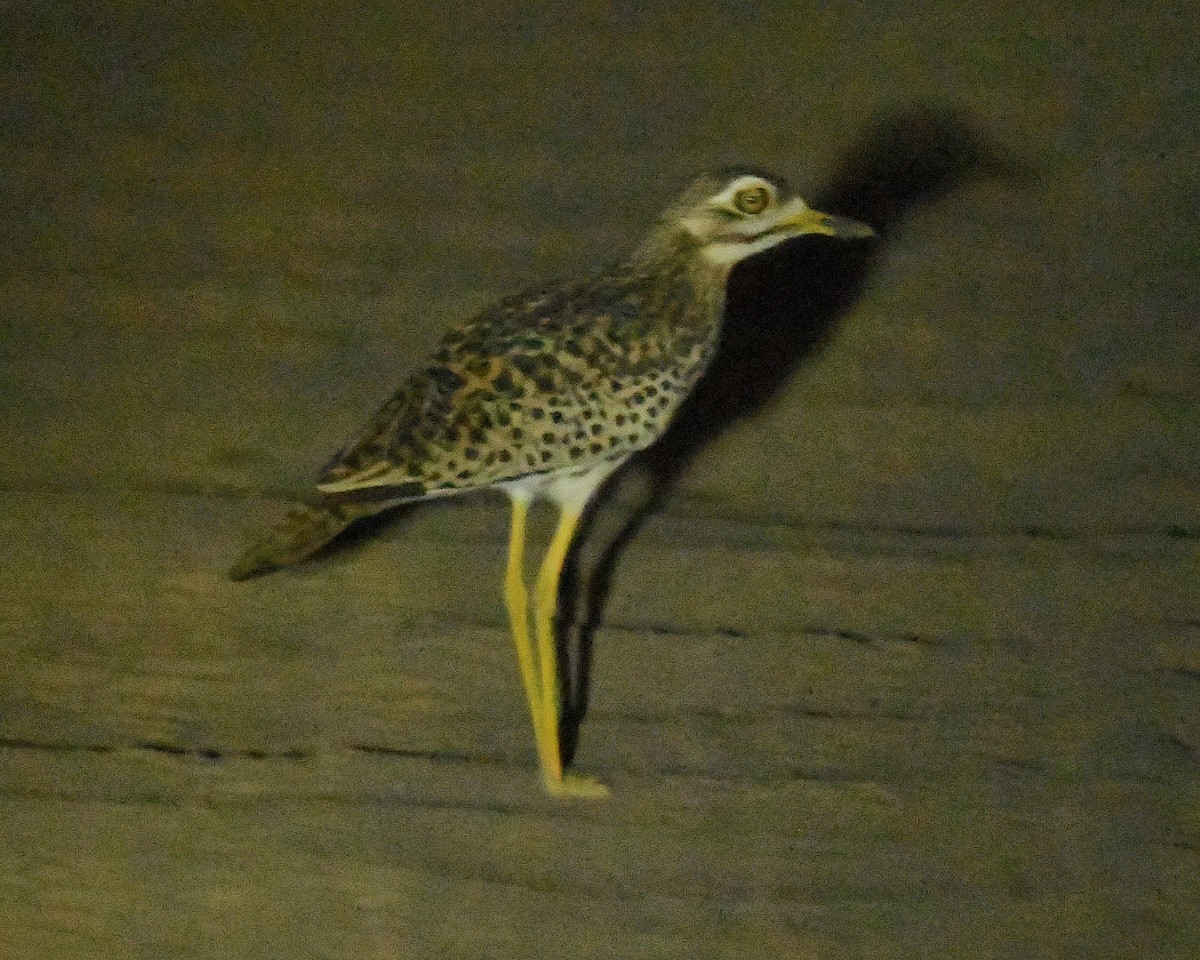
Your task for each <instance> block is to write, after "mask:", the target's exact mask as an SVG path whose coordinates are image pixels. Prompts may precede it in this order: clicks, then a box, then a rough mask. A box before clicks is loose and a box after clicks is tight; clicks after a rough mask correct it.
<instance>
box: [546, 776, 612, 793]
mask: <svg viewBox="0 0 1200 960" xmlns="http://www.w3.org/2000/svg"><path fill="white" fill-rule="evenodd" d="M545 787H546V793H548V794H550V796H552V797H563V798H575V797H578V798H580V799H583V800H604V799H605V798H607V797H609V796H610V795H611V794H610V791H609V789H608V787H606V786H605V785H604V784H602V783H601V782H600V781H599V780H597V779H596V778H595V777H585V776H583V775H582V774H579V773H573V772H571V771H570V770H567V771H564V772H563V775H562V778H561V779H558V780H554V779H551V778H549V777H547V778H546V780H545Z"/></svg>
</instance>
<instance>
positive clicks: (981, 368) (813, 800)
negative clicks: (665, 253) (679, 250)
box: [0, 0, 1200, 960]
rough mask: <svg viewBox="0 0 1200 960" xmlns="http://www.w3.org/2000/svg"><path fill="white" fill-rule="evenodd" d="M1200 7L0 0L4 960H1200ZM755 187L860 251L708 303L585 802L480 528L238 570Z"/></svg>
mask: <svg viewBox="0 0 1200 960" xmlns="http://www.w3.org/2000/svg"><path fill="white" fill-rule="evenodd" d="M464 6H465V5H464ZM176 7H178V8H179V9H178V10H177V9H176ZM164 8H165V9H164ZM1198 9H1200V8H1197V7H1196V6H1195V5H1194V4H1184V3H1159V4H1154V5H1152V6H1151V7H1149V8H1145V9H1142V8H1137V7H1135V6H1133V5H1124V4H1112V5H1105V4H1094V3H1093V4H1082V3H1079V4H1071V3H1068V4H1063V3H1061V2H1054V3H1050V2H1044V0H1037V2H1034V3H1030V4H1020V5H1018V4H1003V3H994V4H991V5H989V6H970V7H967V6H963V5H959V4H953V3H949V2H944V0H935V2H932V3H928V4H923V5H917V6H916V7H915V8H914V7H913V5H911V4H879V5H873V6H868V5H862V4H852V3H846V2H838V3H831V4H820V5H809V7H808V8H804V7H803V6H799V5H796V4H789V3H781V2H766V3H758V4H754V5H746V6H744V7H738V6H735V5H729V6H724V7H722V6H718V5H713V4H702V5H693V6H687V7H683V6H676V5H669V4H662V3H654V2H649V3H641V4H636V5H627V4H618V5H615V6H614V7H606V6H603V5H599V4H582V5H576V6H571V5H547V6H542V5H516V4H513V5H509V6H506V5H500V4H487V3H485V4H479V5H472V6H471V8H470V12H466V11H465V10H460V11H457V12H456V11H454V10H447V9H446V8H444V7H441V6H438V5H428V6H427V7H413V6H410V5H395V7H394V8H384V7H380V8H370V9H363V10H360V11H357V12H355V11H351V10H348V9H346V8H344V7H342V6H339V5H335V4H307V5H305V4H301V5H295V4H287V5H285V4H274V3H264V4H235V3H217V4H196V5H161V4H149V3H128V4H121V5H93V4H61V3H60V4H53V3H32V2H30V3H20V2H18V3H10V4H4V5H2V6H0V18H2V19H3V29H0V184H2V189H0V235H2V236H3V237H4V242H3V244H0V285H2V290H0V304H2V305H3V306H2V314H0V414H2V415H0V449H3V450H4V451H6V453H7V456H6V457H5V458H4V459H3V461H2V462H0V542H2V543H3V547H2V548H0V841H2V842H0V957H5V958H8V957H11V958H20V960H26V958H28V960H34V958H36V960H57V958H96V957H105V958H123V957H150V958H175V957H212V958H283V957H289V958H290V957H330V958H333V957H346V958H355V960H365V958H385V957H386V958H393V957H403V958H409V957H411V958H426V957H429V958H435V957H463V958H532V957H544V956H552V957H590V958H614V957H616V958H643V957H645V958H652V957H672V958H673V957H688V958H708V957H714V958H726V957H729V958H776V957H779V958H814V960H836V958H858V957H863V958H892V957H895V958H909V957H930V958H932V957H936V958H943V957H944V958H1014V960H1025V958H1106V960H1108V958H1167V960H1175V958H1190V957H1200V946H1198V944H1200V776H1198V774H1200V590H1198V589H1197V587H1198V584H1200V324H1198V320H1197V318H1198V317H1200V296H1198V293H1197V282H1196V277H1197V269H1198V267H1200V262H1198V261H1200V236H1198V232H1197V227H1196V216H1195V213H1196V209H1197V200H1198V198H1200V194H1198V192H1197V185H1196V183H1197V181H1196V167H1197V157H1198V155H1200V151H1198V140H1197V133H1196V131H1197V129H1200V122H1198V121H1200V107H1198V104H1200V80H1198V78H1200V64H1198V55H1197V52H1196V44H1195V37H1196V36H1197V33H1198V31H1200V14H1198V13H1197V10H1198ZM182 10H186V11H190V12H180V11H182ZM172 11H174V12H172ZM739 161H740V162H748V163H753V164H756V165H759V166H762V167H765V168H767V169H771V170H775V171H778V172H779V173H782V174H785V175H787V176H789V177H790V178H791V180H792V181H793V183H795V184H796V185H797V186H798V187H800V188H801V190H802V192H803V193H804V194H805V195H806V196H807V197H809V198H810V200H811V201H812V202H813V203H814V205H819V206H821V207H822V208H828V209H830V210H831V211H833V212H837V213H842V214H846V215H852V216H857V217H860V218H861V219H864V220H867V221H869V222H871V223H872V224H874V225H875V226H876V227H877V228H878V229H879V232H880V239H879V240H878V241H877V242H876V243H874V244H873V245H869V246H865V245H862V246H858V247H849V246H845V245H842V246H838V245H833V244H829V243H825V242H822V241H819V240H813V241H809V240H803V241H797V242H794V243H792V244H790V245H788V246H786V247H784V248H782V249H781V250H780V251H778V252H777V254H775V255H771V256H768V257H766V258H761V259H760V260H758V261H755V262H753V263H751V264H748V265H746V266H745V268H744V269H739V271H738V272H737V273H736V274H735V276H734V278H733V280H732V282H731V290H730V303H729V309H728V317H727V319H728V324H727V326H728V329H727V333H726V341H725V343H724V344H723V347H722V354H721V358H720V360H719V362H718V364H717V366H716V367H715V368H714V370H713V373H712V376H711V377H710V378H709V380H707V381H706V382H705V384H704V387H703V389H702V391H701V392H700V394H699V395H698V396H697V397H696V398H695V400H694V402H693V403H692V404H691V406H690V407H689V408H688V410H687V411H686V412H685V414H684V415H683V416H682V417H681V419H680V421H679V422H678V423H677V425H676V427H675V429H674V430H673V431H672V433H671V435H670V436H669V437H668V438H667V439H666V440H665V441H664V445H663V446H661V447H660V448H658V449H656V450H655V451H654V452H653V453H652V455H650V456H647V457H646V458H645V459H644V460H643V461H641V462H640V463H638V464H636V465H634V467H633V468H632V469H630V470H629V471H627V472H626V473H625V474H624V475H622V476H621V477H620V478H618V480H617V482H616V483H615V484H614V488H613V490H612V491H610V495H609V496H608V498H607V500H606V503H605V505H604V506H603V508H602V509H601V511H600V512H599V514H598V515H597V517H596V520H595V523H594V525H593V528H592V531H591V535H590V536H589V538H588V540H587V542H586V544H585V545H584V547H583V548H582V550H581V554H580V557H579V561H580V562H579V563H578V564H577V565H576V572H577V576H576V577H575V578H574V580H575V583H574V584H573V585H572V587H573V590H572V596H571V597H570V598H568V601H569V602H572V605H573V606H574V607H575V611H576V613H575V617H574V621H575V622H576V623H577V624H582V625H583V632H584V634H585V637H584V639H585V640H586V638H587V635H590V637H591V644H590V650H591V655H592V668H591V677H590V681H591V682H590V695H591V696H590V709H589V710H588V712H587V714H586V716H585V718H584V721H583V723H582V726H581V728H580V739H579V747H578V752H577V756H576V764H577V766H578V767H579V768H580V769H581V770H583V771H585V772H588V773H591V774H594V775H596V776H599V777H600V778H601V779H602V780H603V781H604V782H606V783H607V784H608V785H609V786H610V787H611V788H612V791H613V796H612V798H611V799H610V800H609V801H607V802H604V803H591V804H589V803H578V802H566V803H564V802H555V801H553V800H550V799H547V798H545V797H544V796H543V795H542V794H541V792H540V789H539V788H538V785H537V779H536V762H535V758H534V755H533V748H532V742H531V736H530V734H529V731H528V729H527V722H526V720H525V711H524V704H523V701H522V698H521V694H520V689H519V684H518V681H517V673H516V667H515V664H514V663H513V658H512V656H511V654H510V647H511V641H510V640H509V638H508V634H507V628H506V622H505V617H504V608H503V603H502V601H501V596H500V581H501V574H502V569H503V562H504V550H505V542H506V522H507V514H506V507H505V504H504V501H503V499H502V498H501V497H499V496H494V497H493V496H481V497H477V498H474V499H462V500H459V501H453V502H443V503H440V504H436V505H430V506H427V507H423V508H420V509H417V510H414V511H412V512H411V513H409V514H408V515H406V516H404V517H401V518H398V519H395V520H394V521H393V522H387V523H382V524H376V525H375V526H373V527H372V529H370V530H368V531H366V532H365V534H364V535H360V536H356V537H352V538H350V541H349V542H347V543H346V544H344V545H343V546H342V548H341V549H338V550H333V551H330V552H329V553H328V554H327V555H325V556H324V557H322V558H320V559H318V560H315V561H314V562H312V563H309V564H306V565H304V566H301V567H297V568H294V569H290V570H287V571H283V572H280V573H277V574H275V575H272V576H269V577H264V578H260V579H257V580H254V581H251V582H247V583H238V584H235V583H232V582H230V581H228V580H227V579H226V578H225V575H224V571H225V569H226V568H227V567H228V565H229V563H230V562H231V561H232V560H233V559H234V557H235V556H236V555H237V553H238V552H239V551H240V549H241V548H242V546H243V545H244V544H245V543H246V541H247V539H248V538H249V537H250V536H251V535H252V533H253V532H254V531H256V530H258V529H260V528H261V527H262V526H263V525H264V524H267V523H269V522H270V521H271V520H272V519H274V518H275V517H276V516H277V515H278V514H280V512H281V511H282V510H283V509H284V508H285V504H286V502H287V501H288V500H289V499H292V498H296V497H300V496H303V495H304V493H305V492H306V490H307V489H308V485H309V483H310V482H311V477H312V476H313V474H314V472H315V470H316V468H317V467H318V466H319V465H320V464H321V463H322V462H323V461H324V459H325V458H326V457H327V456H328V454H329V453H330V452H331V451H332V450H334V449H335V448H336V447H337V446H338V444H339V443H340V442H341V441H342V440H343V439H344V438H345V437H346V436H347V435H348V434H349V433H351V432H352V431H353V430H354V429H355V428H356V427H357V426H358V424H359V423H360V422H361V421H362V420H363V419H364V418H365V417H366V416H367V415H368V414H369V413H370V412H371V411H372V410H373V409H374V406H375V405H376V404H377V403H378V402H379V401H380V400H382V398H383V397H384V396H385V395H386V394H387V393H388V392H389V391H390V389H391V388H392V387H393V386H394V385H395V384H396V383H398V382H399V381H400V379H401V378H402V377H403V376H404V375H405V374H406V373H407V372H408V371H409V370H411V369H412V368H413V366H414V365H415V364H417V363H419V362H420V361H421V359H422V358H423V356H424V355H425V354H426V353H427V352H428V351H429V350H430V349H431V348H432V347H433V345H434V344H435V343H436V342H437V339H438V337H439V335H440V332H441V331H442V330H443V329H444V328H445V327H446V326H447V325H449V324H451V323H452V322H454V321H456V320H458V319H460V318H462V317H463V316H464V315H465V314H467V313H469V312H470V311H471V310H472V309H474V308H476V307H478V306H480V305H482V304H484V303H486V302H487V301H488V300H489V299H491V298H493V297H495V296H498V295H501V294H503V293H507V292H511V291H513V290H515V289H519V288H521V287H523V286H526V285H528V284H531V283H538V282H543V281H547V280H550V279H554V278H556V277H561V276H565V275H570V274H572V273H576V272H579V271H581V270H584V269H586V268H588V267H589V266H591V265H593V264H596V263H600V262H603V261H605V260H608V259H610V258H612V257H614V256H615V255H617V254H618V253H619V252H620V251H621V250H622V249H623V248H624V247H626V246H628V245H630V244H631V243H633V242H634V241H635V240H636V239H637V237H638V235H639V232H640V231H641V230H643V229H645V227H646V225H647V224H648V223H649V221H650V220H651V219H652V218H653V216H654V214H655V213H656V212H657V210H658V209H659V208H660V207H661V205H662V203H663V201H664V199H665V198H666V197H667V196H669V195H670V193H671V192H672V191H673V190H674V189H675V188H676V187H678V186H679V185H680V183H682V182H683V181H684V180H686V179H687V178H688V177H689V176H690V175H691V174H692V173H694V172H695V171H696V170H698V169H700V168H703V167H707V166H713V165H719V164H723V163H728V162H739ZM647 505H648V507H647ZM537 519H538V524H537V529H536V531H535V532H536V533H537V535H538V536H539V537H540V538H544V537H545V536H546V534H547V529H548V528H547V524H548V521H549V518H548V517H544V516H541V515H540V514H539V515H538V518H537ZM572 598H577V599H572ZM592 628H594V629H592ZM578 632H579V631H578V630H573V631H572V632H571V637H573V638H575V639H578V636H577V635H578ZM578 661H579V654H578V652H577V653H576V662H578Z"/></svg>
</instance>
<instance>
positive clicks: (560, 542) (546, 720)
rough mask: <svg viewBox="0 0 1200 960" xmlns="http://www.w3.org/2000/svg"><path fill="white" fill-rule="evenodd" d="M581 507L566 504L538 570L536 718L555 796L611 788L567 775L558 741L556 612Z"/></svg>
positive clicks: (598, 794)
mask: <svg viewBox="0 0 1200 960" xmlns="http://www.w3.org/2000/svg"><path fill="white" fill-rule="evenodd" d="M579 515H580V510H579V508H577V507H571V506H566V507H564V508H563V511H562V515H561V516H560V517H559V520H558V528H557V529H556V530H555V531H554V537H553V538H552V539H551V541H550V546H549V548H548V549H547V550H546V556H545V559H543V560H542V566H541V569H540V570H539V571H538V579H537V597H536V603H537V605H536V608H535V610H534V626H535V627H536V629H537V642H538V671H539V673H540V680H541V689H540V692H541V700H540V703H539V705H538V710H537V711H536V712H537V713H538V714H539V716H538V718H537V719H535V720H534V726H535V728H536V727H537V726H538V725H539V724H540V726H541V736H540V743H541V749H542V775H543V777H544V778H545V782H546V790H547V791H548V792H549V793H551V794H553V795H555V796H579V797H605V796H607V795H608V790H607V789H606V788H605V787H604V786H603V785H602V784H600V783H599V782H597V781H596V780H592V779H590V778H587V777H580V776H577V775H569V776H566V777H564V776H563V769H562V755H561V752H560V749H559V742H558V721H559V702H560V692H559V682H558V647H557V641H556V637H555V634H554V615H555V613H557V611H558V583H559V577H560V576H561V574H562V568H563V564H564V563H565V562H566V559H567V551H568V550H570V548H571V540H572V539H573V538H574V536H575V528H576V527H577V526H578V525H579Z"/></svg>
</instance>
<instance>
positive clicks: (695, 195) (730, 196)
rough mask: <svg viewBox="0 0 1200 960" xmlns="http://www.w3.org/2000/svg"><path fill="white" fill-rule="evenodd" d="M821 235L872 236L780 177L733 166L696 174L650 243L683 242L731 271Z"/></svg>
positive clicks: (711, 261)
mask: <svg viewBox="0 0 1200 960" xmlns="http://www.w3.org/2000/svg"><path fill="white" fill-rule="evenodd" d="M806 233H819V234H824V235H825V236H829V237H845V238H857V237H870V236H873V235H874V233H875V231H874V230H872V229H871V228H870V227H868V226H867V225H866V224H865V223H859V222H858V221H857V220H851V219H849V218H847V217H836V216H831V215H830V214H827V213H820V212H818V211H816V210H813V209H811V208H810V207H809V206H808V204H806V203H805V202H804V201H803V200H802V199H800V198H799V197H798V196H796V195H794V194H792V193H791V192H790V191H789V190H788V187H787V184H786V183H784V182H783V181H782V180H780V179H778V178H775V177H771V176H767V175H766V174H761V173H755V172H749V171H746V170H744V169H734V170H729V171H723V172H720V173H706V174H702V175H701V176H699V177H697V178H696V179H695V180H693V181H692V183H691V184H689V186H688V187H687V188H686V189H685V190H684V191H683V192H682V193H681V194H680V195H679V196H678V197H677V198H676V200H675V202H674V203H672V204H671V206H670V207H668V208H667V210H666V211H665V212H664V214H663V215H662V217H660V219H659V222H658V226H657V228H656V230H655V231H654V233H653V234H652V235H651V238H650V239H651V242H652V243H655V244H656V245H657V244H660V243H662V242H664V241H669V240H671V239H673V240H674V241H676V242H680V241H682V242H684V243H685V244H686V245H687V246H688V247H689V248H691V249H693V250H694V251H695V252H696V253H698V254H699V255H700V256H702V257H703V258H704V259H705V260H706V261H708V262H709V263H710V264H711V265H713V266H715V267H718V268H724V269H728V268H730V267H732V266H733V265H734V264H735V263H737V262H738V261H739V260H744V259H746V258H747V257H752V256H754V255H755V254H757V253H762V252H763V251H764V250H768V249H770V248H771V247H774V246H775V245H777V244H780V243H782V242H783V241H785V240H790V239H792V238H793V237H799V236H803V235H804V234H806Z"/></svg>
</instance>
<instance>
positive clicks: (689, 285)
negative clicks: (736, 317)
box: [625, 234, 730, 338]
mask: <svg viewBox="0 0 1200 960" xmlns="http://www.w3.org/2000/svg"><path fill="white" fill-rule="evenodd" d="M700 251H701V248H700V245H699V244H698V243H697V242H696V241H695V240H694V239H693V238H692V237H691V236H690V235H685V234H668V235H659V236H652V237H650V238H649V239H648V240H647V242H646V243H644V244H643V245H642V246H641V247H639V248H638V249H637V250H636V251H635V252H634V254H633V256H632V257H631V258H630V260H629V261H628V263H627V265H626V268H625V269H626V270H627V271H628V274H627V275H629V276H631V277H634V278H636V279H635V280H634V284H633V287H634V289H635V290H636V291H637V296H638V299H640V300H641V301H642V303H641V304H640V306H641V312H642V314H643V316H645V317H646V318H647V322H648V324H649V325H650V326H652V327H660V328H664V331H665V329H674V330H678V331H679V332H681V333H682V332H684V331H685V330H686V331H688V332H690V333H692V334H693V335H699V336H701V337H713V338H715V337H716V335H717V332H718V328H719V326H720V322H721V315H722V313H723V312H724V307H725V285H726V282H727V281H728V279H729V271H730V265H727V264H716V263H713V262H712V261H710V260H709V259H708V258H706V257H704V256H702V255H701V252H700Z"/></svg>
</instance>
